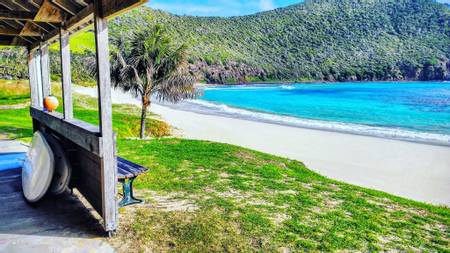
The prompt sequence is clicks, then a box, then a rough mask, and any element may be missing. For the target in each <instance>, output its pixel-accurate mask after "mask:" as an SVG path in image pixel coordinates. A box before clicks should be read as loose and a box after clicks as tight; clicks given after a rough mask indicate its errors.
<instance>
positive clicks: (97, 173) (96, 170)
mask: <svg viewBox="0 0 450 253" xmlns="http://www.w3.org/2000/svg"><path fill="white" fill-rule="evenodd" d="M75 156H76V157H77V160H78V161H79V163H78V164H77V165H75V170H76V171H77V177H78V180H77V182H76V185H75V187H76V188H77V189H78V190H79V191H80V193H81V194H82V195H83V196H84V197H85V198H86V199H87V200H88V201H89V203H90V204H91V205H92V207H94V209H95V210H96V211H97V213H99V214H100V215H101V216H102V215H103V196H102V178H101V175H102V168H101V163H102V160H101V158H99V157H97V156H93V155H92V154H89V153H87V152H86V151H83V150H79V149H78V150H77V151H76V155H75Z"/></svg>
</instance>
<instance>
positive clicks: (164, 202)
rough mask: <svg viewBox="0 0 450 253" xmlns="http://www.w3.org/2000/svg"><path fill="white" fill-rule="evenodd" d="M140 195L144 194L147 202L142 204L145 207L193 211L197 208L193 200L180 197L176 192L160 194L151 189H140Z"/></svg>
mask: <svg viewBox="0 0 450 253" xmlns="http://www.w3.org/2000/svg"><path fill="white" fill-rule="evenodd" d="M140 195H144V196H145V199H146V202H148V203H146V204H144V205H142V207H145V208H157V209H160V210H163V211H167V212H171V211H179V212H193V211H196V210H197V209H198V206H197V205H196V204H195V203H194V202H193V201H191V200H187V199H182V198H180V197H179V196H180V194H178V193H172V194H167V195H161V194H158V193H156V192H153V191H141V192H140Z"/></svg>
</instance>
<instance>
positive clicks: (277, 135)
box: [152, 104, 450, 206]
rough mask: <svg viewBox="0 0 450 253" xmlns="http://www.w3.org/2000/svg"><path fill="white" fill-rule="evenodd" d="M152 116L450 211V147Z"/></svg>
mask: <svg viewBox="0 0 450 253" xmlns="http://www.w3.org/2000/svg"><path fill="white" fill-rule="evenodd" d="M152 111H153V112H155V113H157V114H159V115H161V117H162V119H163V120H164V121H166V122H168V123H169V124H170V125H172V126H174V127H176V128H177V129H178V134H179V135H180V136H181V137H184V138H188V139H197V140H207V141H215V142H222V143H228V144H233V145H238V146H242V147H246V148H250V149H254V150H258V151H261V152H265V153H269V154H272V155H277V156H282V157H286V158H289V159H294V160H298V161H302V162H303V163H304V164H305V165H306V166H307V167H308V168H309V169H311V170H313V171H315V172H317V173H319V174H321V175H324V176H327V177H329V178H332V179H335V180H339V181H343V182H346V183H350V184H354V185H358V186H362V187H366V188H371V189H376V190H381V191H384V192H388V193H391V194H394V195H398V196H401V197H405V198H408V199H413V200H416V201H422V202H427V203H431V204H438V205H446V206H450V195H449V194H448V192H450V184H448V182H450V148H449V147H446V146H438V145H433V144H424V143H416V142H407V141H401V140H393V139H387V138H380V137H373V136H363V135H355V134H349V133H339V132H332V131H325V130H317V129H307V128H299V127H290V126H283V125H276V124H270V123H262V122H255V121H249V120H244V119H235V118H228V117H222V116H217V115H206V114H200V113H196V112H189V111H181V110H177V109H173V108H170V107H166V106H163V105H155V104H154V105H153V108H152Z"/></svg>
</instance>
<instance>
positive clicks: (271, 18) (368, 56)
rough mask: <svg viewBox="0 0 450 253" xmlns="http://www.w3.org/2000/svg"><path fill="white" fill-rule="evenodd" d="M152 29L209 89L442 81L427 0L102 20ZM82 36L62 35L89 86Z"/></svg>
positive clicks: (444, 19)
mask: <svg viewBox="0 0 450 253" xmlns="http://www.w3.org/2000/svg"><path fill="white" fill-rule="evenodd" d="M157 24H162V25H164V26H165V27H166V30H167V36H168V37H170V39H171V40H172V41H173V42H174V44H177V45H181V44H187V45H189V47H188V49H187V52H188V60H189V70H190V71H191V72H192V73H193V74H194V75H195V76H196V78H197V79H198V80H204V81H205V82H208V83H243V82H260V81H262V82H269V81H272V82H273V81H276V82H280V81H296V82H300V81H304V80H319V81H354V80H360V81H361V80H362V81H374V80H445V79H450V50H449V47H448V45H449V44H450V11H449V8H448V5H444V4H442V3H438V2H437V1H435V0H420V1H418V0H380V1H360V0H339V1H338V0H313V1H304V2H303V3H299V4H295V5H292V6H288V7H285V8H279V9H275V10H272V11H268V12H262V13H257V14H254V15H248V16H242V17H228V18H223V17H192V16H178V15H172V14H170V13H167V12H164V11H158V10H152V9H150V8H148V7H145V6H142V7H140V8H137V9H135V10H133V11H131V12H129V13H127V14H125V15H122V16H120V17H118V18H116V19H114V20H113V21H112V22H110V25H109V31H110V37H111V39H112V40H117V39H118V38H121V37H130V36H131V35H132V34H133V33H134V32H135V31H136V30H139V29H142V27H148V28H152V27H154V26H155V25H157ZM91 30H92V29H91V28H88V29H87V30H86V31H85V32H82V33H79V34H77V35H74V36H72V38H71V51H72V54H73V61H76V63H73V65H75V64H76V66H79V67H78V69H77V70H76V71H77V73H74V75H73V79H74V80H76V82H77V83H80V82H81V81H89V80H90V81H91V82H92V81H93V80H95V76H92V75H88V74H86V73H87V71H86V68H87V64H85V62H88V61H89V59H91V58H92V56H93V53H92V52H93V51H94V45H95V43H94V36H93V34H92V32H91ZM52 49H54V50H57V46H53V47H52ZM3 50H6V51H5V52H6V53H5V54H3V53H2V52H3ZM11 50H13V49H1V50H0V66H1V65H8V66H10V67H14V66H18V68H17V70H16V73H15V77H17V78H24V76H26V75H27V68H26V65H20V64H17V63H15V62H14V60H16V61H26V56H25V55H24V50H22V51H20V52H16V51H14V52H12V53H11ZM6 54H8V55H10V56H13V57H9V58H7V57H5V56H4V55H6ZM76 55H79V58H80V59H84V58H85V59H87V60H86V61H83V60H78V59H77V56H76ZM53 58H55V59H53ZM53 58H52V60H51V62H55V61H57V60H58V59H57V58H58V57H57V55H55V56H53ZM4 59H9V60H4ZM52 71H53V72H55V73H59V72H60V70H59V69H58V65H55V66H54V67H53V70H52ZM55 77H56V75H55Z"/></svg>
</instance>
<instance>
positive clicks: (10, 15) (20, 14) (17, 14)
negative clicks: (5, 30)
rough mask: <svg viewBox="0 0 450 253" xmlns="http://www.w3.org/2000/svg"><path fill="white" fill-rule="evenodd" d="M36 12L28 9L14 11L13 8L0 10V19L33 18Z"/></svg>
mask: <svg viewBox="0 0 450 253" xmlns="http://www.w3.org/2000/svg"><path fill="white" fill-rule="evenodd" d="M36 14H37V12H29V11H15V10H8V11H5V10H0V19H6V20H30V21H31V20H33V19H34V16H36Z"/></svg>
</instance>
